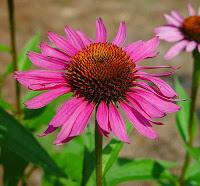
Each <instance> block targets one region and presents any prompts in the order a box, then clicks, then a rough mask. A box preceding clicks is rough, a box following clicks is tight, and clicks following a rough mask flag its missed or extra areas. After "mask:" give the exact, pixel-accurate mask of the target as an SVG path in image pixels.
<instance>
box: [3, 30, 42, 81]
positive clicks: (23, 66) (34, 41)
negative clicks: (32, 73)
mask: <svg viewBox="0 0 200 186" xmlns="http://www.w3.org/2000/svg"><path fill="white" fill-rule="evenodd" d="M39 41H40V34H39V33H37V34H35V35H34V36H33V37H32V38H31V39H30V40H29V41H28V42H27V44H26V45H25V47H24V48H23V49H22V52H21V53H20V55H19V56H18V68H19V70H28V69H29V68H30V67H31V62H30V60H29V59H28V58H27V56H26V54H27V52H28V51H36V52H37V51H39V49H38V44H39ZM13 70H14V67H13V63H12V62H11V63H9V64H8V65H7V67H6V70H5V72H4V73H3V78H4V79H5V78H6V77H7V75H9V74H10V73H12V72H13Z"/></svg>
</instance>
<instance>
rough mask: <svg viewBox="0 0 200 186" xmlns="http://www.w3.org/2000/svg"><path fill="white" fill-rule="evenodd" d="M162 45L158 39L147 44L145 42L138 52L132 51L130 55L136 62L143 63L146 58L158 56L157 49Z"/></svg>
mask: <svg viewBox="0 0 200 186" xmlns="http://www.w3.org/2000/svg"><path fill="white" fill-rule="evenodd" d="M159 43H160V40H159V39H158V37H155V38H153V39H151V40H149V41H147V42H144V43H143V44H142V45H140V47H139V48H138V50H134V51H132V53H131V54H130V57H131V59H132V60H133V61H134V62H139V61H142V60H144V59H146V58H151V57H154V56H156V55H157V52H156V49H157V48H158V45H159Z"/></svg>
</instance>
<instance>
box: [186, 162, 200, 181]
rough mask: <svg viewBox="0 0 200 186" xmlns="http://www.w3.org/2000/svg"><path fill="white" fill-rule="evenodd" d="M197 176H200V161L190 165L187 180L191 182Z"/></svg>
mask: <svg viewBox="0 0 200 186" xmlns="http://www.w3.org/2000/svg"><path fill="white" fill-rule="evenodd" d="M197 176H200V161H196V162H194V163H192V164H190V165H189V167H188V169H187V171H186V175H185V179H186V180H189V179H190V180H191V179H193V178H194V177H197ZM199 181H200V178H199Z"/></svg>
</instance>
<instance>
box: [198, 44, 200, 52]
mask: <svg viewBox="0 0 200 186" xmlns="http://www.w3.org/2000/svg"><path fill="white" fill-rule="evenodd" d="M198 50H199V52H200V44H198Z"/></svg>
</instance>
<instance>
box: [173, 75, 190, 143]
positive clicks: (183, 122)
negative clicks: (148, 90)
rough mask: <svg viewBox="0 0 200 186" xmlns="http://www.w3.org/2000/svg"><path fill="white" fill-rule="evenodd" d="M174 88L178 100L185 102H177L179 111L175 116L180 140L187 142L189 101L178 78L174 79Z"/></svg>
mask: <svg viewBox="0 0 200 186" xmlns="http://www.w3.org/2000/svg"><path fill="white" fill-rule="evenodd" d="M175 88H176V92H177V93H178V95H179V97H180V99H185V101H180V102H178V104H179V105H180V107H181V110H180V111H179V112H177V114H176V124H177V128H178V131H179V133H180V135H181V137H182V139H183V140H184V141H185V142H187V141H188V137H189V136H188V122H189V110H190V101H189V98H188V96H187V94H186V93H185V90H184V89H183V87H182V86H181V84H180V82H179V80H178V78H175Z"/></svg>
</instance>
